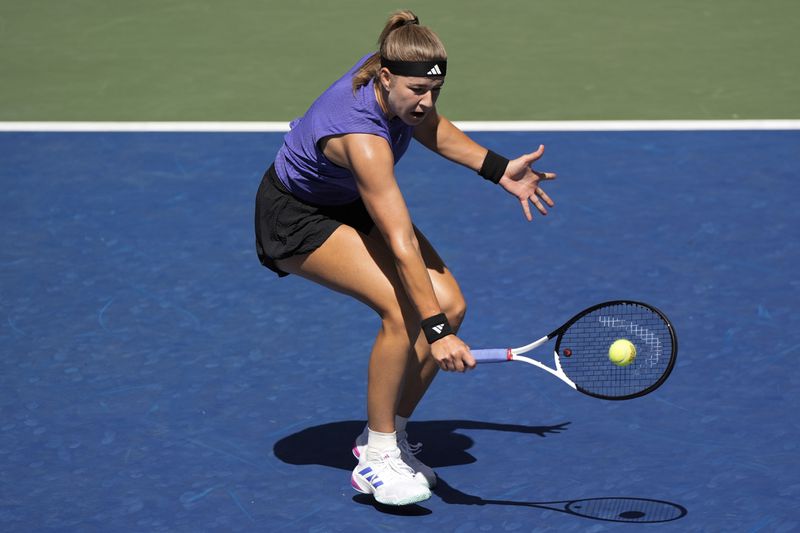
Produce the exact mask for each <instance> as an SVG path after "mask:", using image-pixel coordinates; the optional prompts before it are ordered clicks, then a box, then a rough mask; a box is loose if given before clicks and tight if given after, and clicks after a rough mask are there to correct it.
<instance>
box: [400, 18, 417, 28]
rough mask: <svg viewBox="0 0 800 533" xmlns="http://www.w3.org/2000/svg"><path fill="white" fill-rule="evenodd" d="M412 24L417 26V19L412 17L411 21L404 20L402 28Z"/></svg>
mask: <svg viewBox="0 0 800 533" xmlns="http://www.w3.org/2000/svg"><path fill="white" fill-rule="evenodd" d="M412 24H419V18H417V17H414V18H413V19H411V20H404V21H403V26H410V25H412Z"/></svg>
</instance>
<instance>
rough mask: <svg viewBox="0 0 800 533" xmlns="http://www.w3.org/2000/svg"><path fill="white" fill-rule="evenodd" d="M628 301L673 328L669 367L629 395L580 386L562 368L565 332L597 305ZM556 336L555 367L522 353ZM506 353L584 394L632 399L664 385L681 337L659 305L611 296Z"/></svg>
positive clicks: (603, 398) (619, 303)
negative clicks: (654, 305) (601, 391)
mask: <svg viewBox="0 0 800 533" xmlns="http://www.w3.org/2000/svg"><path fill="white" fill-rule="evenodd" d="M626 304H627V305H638V306H640V307H644V308H646V309H649V310H650V311H653V312H654V313H656V314H657V315H658V316H659V317H660V318H661V320H663V321H664V324H665V325H666V326H667V331H668V332H669V335H670V339H671V343H672V351H671V353H670V360H669V363H668V364H667V368H666V369H665V370H664V372H663V373H662V374H661V376H660V377H659V379H658V380H656V382H655V383H653V384H652V385H650V386H649V387H647V388H645V389H643V390H641V391H638V392H636V393H633V394H628V395H625V396H608V395H604V394H598V393H595V392H591V391H588V390H586V389H584V388H583V387H579V386H578V385H576V384H575V382H573V381H572V380H571V379H570V378H569V377H567V375H566V373H565V372H564V370H563V369H562V368H561V356H560V355H559V348H560V347H561V339H562V337H563V334H564V333H565V332H566V331H567V330H568V329H569V328H570V326H572V324H574V323H575V322H577V321H578V320H580V319H581V318H583V317H584V316H586V315H588V314H589V313H592V312H593V311H596V310H597V309H600V308H603V307H611V306H614V305H626ZM553 338H556V346H555V349H554V350H553V360H554V362H555V369H553V368H551V367H549V366H547V365H546V364H544V363H542V362H541V361H537V360H536V359H532V358H530V357H525V356H523V355H522V354H524V353H527V352H530V351H532V350H534V349H536V348H538V347H539V346H541V345H542V344H544V343H546V342H547V341H549V340H551V339H553ZM479 351H484V350H479ZM485 351H487V352H488V351H490V350H485ZM506 353H507V355H506V359H507V360H508V361H522V362H524V363H528V364H531V365H533V366H536V367H538V368H541V369H542V370H546V371H547V372H549V373H550V374H552V375H554V376H555V377H557V378H558V379H560V380H561V381H563V382H564V383H566V384H567V385H569V386H570V387H572V388H573V389H575V390H577V391H578V392H582V393H583V394H586V395H588V396H592V397H594V398H600V399H602V400H613V401H617V400H631V399H633V398H638V397H640V396H644V395H645V394H649V393H651V392H653V391H654V390H656V389H657V388H658V387H660V386H661V385H662V384H663V383H664V382H665V381H666V380H667V378H668V377H669V375H670V373H672V369H673V368H674V366H675V359H676V357H677V355H678V337H677V335H676V334H675V328H674V326H673V325H672V322H670V320H669V319H668V318H667V316H666V315H665V314H664V313H663V312H661V310H659V309H657V308H656V307H653V306H652V305H650V304H646V303H644V302H638V301H635V300H611V301H608V302H602V303H599V304H596V305H593V306H591V307H587V308H586V309H584V310H583V311H581V312H580V313H578V314H576V315H575V316H573V317H572V318H570V319H569V320H567V321H566V322H565V323H564V324H563V325H562V326H561V327H559V328H558V329H556V330H554V331H553V332H552V333H550V334H549V335H545V336H544V337H542V338H541V339H538V340H536V341H534V342H532V343H530V344H526V345H525V346H520V347H518V348H507V352H506ZM486 362H498V360H497V359H495V360H488V361H486Z"/></svg>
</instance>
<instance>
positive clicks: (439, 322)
mask: <svg viewBox="0 0 800 533" xmlns="http://www.w3.org/2000/svg"><path fill="white" fill-rule="evenodd" d="M422 332H423V333H424V334H425V338H426V339H427V340H428V343H429V344H432V343H434V342H436V341H438V340H439V339H441V338H443V337H447V336H448V335H452V334H453V329H452V328H451V327H450V323H449V322H448V321H447V317H446V316H445V314H444V313H439V314H438V315H435V316H432V317H429V318H426V319H425V320H423V321H422Z"/></svg>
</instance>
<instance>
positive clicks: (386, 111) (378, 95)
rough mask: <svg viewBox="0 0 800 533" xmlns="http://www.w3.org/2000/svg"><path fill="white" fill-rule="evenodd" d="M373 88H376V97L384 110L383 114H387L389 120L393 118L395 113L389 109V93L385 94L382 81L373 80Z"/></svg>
mask: <svg viewBox="0 0 800 533" xmlns="http://www.w3.org/2000/svg"><path fill="white" fill-rule="evenodd" d="M372 88H373V89H374V90H375V99H376V100H377V101H378V105H379V106H380V108H381V111H383V114H384V115H386V118H387V119H388V120H392V119H393V118H394V113H391V112H390V111H389V106H388V105H386V96H387V95H385V94H384V89H383V87H381V84H380V83H377V82H373V84H372Z"/></svg>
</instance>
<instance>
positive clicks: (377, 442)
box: [367, 429, 397, 452]
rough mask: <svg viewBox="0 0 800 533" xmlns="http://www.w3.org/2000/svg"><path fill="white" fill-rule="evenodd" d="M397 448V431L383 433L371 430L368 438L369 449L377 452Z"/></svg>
mask: <svg viewBox="0 0 800 533" xmlns="http://www.w3.org/2000/svg"><path fill="white" fill-rule="evenodd" d="M395 448H397V433H396V432H394V431H392V432H391V433H381V432H380V431H372V430H371V429H370V430H369V437H368V438H367V449H368V450H370V451H375V452H385V451H388V450H393V449H395Z"/></svg>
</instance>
